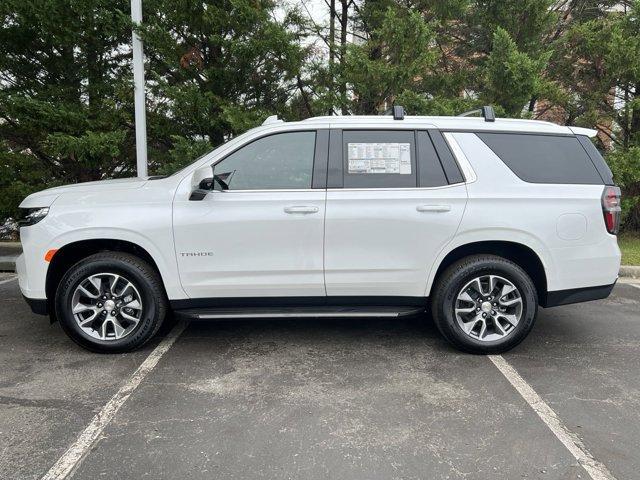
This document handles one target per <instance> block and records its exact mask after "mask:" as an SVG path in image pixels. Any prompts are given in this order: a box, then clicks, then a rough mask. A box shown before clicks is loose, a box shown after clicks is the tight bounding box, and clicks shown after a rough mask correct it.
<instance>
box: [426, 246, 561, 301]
mask: <svg viewBox="0 0 640 480" xmlns="http://www.w3.org/2000/svg"><path fill="white" fill-rule="evenodd" d="M478 254H489V255H497V256H499V257H503V258H506V259H508V260H511V261H512V262H514V263H516V264H517V265H519V266H520V267H521V268H522V269H523V270H524V271H525V272H527V274H528V275H529V276H530V277H531V280H532V281H533V283H534V285H535V287H536V290H537V292H538V300H539V302H540V303H541V304H542V303H544V301H545V298H546V296H547V288H548V287H547V285H548V277H547V271H546V269H545V265H544V263H543V261H542V259H541V258H540V256H539V255H538V254H537V253H536V252H535V251H534V250H533V249H532V248H531V247H529V246H527V245H524V244H522V243H518V242H511V241H506V240H485V241H476V242H470V243H466V244H463V245H459V246H458V247H456V248H454V249H452V250H451V251H449V252H448V253H447V254H446V255H445V256H444V258H443V259H442V260H441V261H440V263H439V265H438V268H437V269H436V271H435V273H434V275H433V279H432V281H431V283H430V285H429V291H430V290H432V289H433V285H435V284H436V282H437V281H438V278H439V277H440V276H441V275H442V273H443V272H444V271H445V270H446V269H447V268H448V267H449V266H450V265H452V264H453V263H455V262H457V261H458V260H460V259H462V258H464V257H468V256H470V255H478Z"/></svg>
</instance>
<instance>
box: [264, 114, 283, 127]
mask: <svg viewBox="0 0 640 480" xmlns="http://www.w3.org/2000/svg"><path fill="white" fill-rule="evenodd" d="M274 123H283V120H280V119H279V118H278V115H271V116H269V117H267V118H266V120H265V121H264V122H262V125H272V124H274Z"/></svg>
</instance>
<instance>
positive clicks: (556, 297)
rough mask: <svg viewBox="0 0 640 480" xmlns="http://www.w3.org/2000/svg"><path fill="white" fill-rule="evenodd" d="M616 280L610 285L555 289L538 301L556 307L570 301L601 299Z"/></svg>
mask: <svg viewBox="0 0 640 480" xmlns="http://www.w3.org/2000/svg"><path fill="white" fill-rule="evenodd" d="M615 285H616V282H613V283H612V284H611V285H599V286H597V287H584V288H573V289H570V290H556V291H554V292H547V294H546V296H545V297H544V298H542V300H541V302H540V306H541V307H545V308H549V307H557V306H560V305H569V304H571V303H581V302H590V301H592V300H602V299H603V298H607V297H608V296H609V295H610V294H611V291H612V290H613V287H615Z"/></svg>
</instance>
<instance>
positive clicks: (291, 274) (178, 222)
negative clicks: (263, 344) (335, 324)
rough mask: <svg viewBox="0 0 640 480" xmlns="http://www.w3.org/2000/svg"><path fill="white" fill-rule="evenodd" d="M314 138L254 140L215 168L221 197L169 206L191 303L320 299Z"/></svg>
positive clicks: (320, 223) (289, 135)
mask: <svg viewBox="0 0 640 480" xmlns="http://www.w3.org/2000/svg"><path fill="white" fill-rule="evenodd" d="M316 136H318V137H321V135H317V132H315V131H301V132H286V133H278V134H273V135H269V136H266V137H262V138H259V139H257V140H255V141H253V142H251V143H249V144H247V145H245V146H243V147H240V148H239V149H238V150H236V151H234V152H233V153H231V154H230V155H228V156H227V157H225V158H224V159H222V160H221V161H219V162H217V163H216V164H215V166H214V173H215V174H216V175H218V176H219V177H220V178H222V179H224V181H225V182H226V184H227V185H228V189H227V190H224V191H213V192H211V193H209V194H208V195H207V196H206V197H205V199H204V200H202V201H188V200H186V199H185V200H176V202H175V204H174V214H173V221H174V232H175V233H174V235H175V245H176V256H177V261H178V266H179V271H180V280H181V282H182V286H183V287H184V289H185V291H186V292H187V294H188V295H189V296H190V297H191V298H220V297H279V296H282V297H284V296H286V297H290V296H324V295H325V288H324V276H323V235H324V214H325V201H326V190H325V189H324V188H317V189H314V188H312V186H313V183H312V176H313V165H314V153H315V150H316ZM322 138H326V137H322ZM323 187H324V186H323Z"/></svg>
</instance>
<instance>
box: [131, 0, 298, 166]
mask: <svg viewBox="0 0 640 480" xmlns="http://www.w3.org/2000/svg"><path fill="white" fill-rule="evenodd" d="M274 8H275V4H274V3H273V2H270V1H257V2H256V1H251V0H245V1H229V0H227V1H201V2H179V1H176V0H148V1H147V2H145V22H144V26H143V28H142V35H143V39H144V42H145V53H146V56H147V58H148V60H149V66H148V69H149V74H148V78H149V83H148V88H149V91H150V101H149V109H150V112H151V114H152V116H155V118H157V121H156V122H155V127H154V130H152V131H151V132H150V135H152V136H154V137H156V138H157V139H158V141H164V142H165V143H166V147H167V150H168V151H169V152H170V153H171V154H172V159H173V161H174V163H183V164H186V163H188V162H190V161H191V160H193V156H194V155H195V154H197V153H199V152H202V151H203V150H208V149H211V148H212V147H213V146H217V145H219V144H221V143H223V142H224V141H225V140H227V139H228V138H230V137H231V136H233V135H236V134H238V133H241V132H243V131H245V130H247V129H248V128H251V127H253V126H256V125H257V124H258V123H259V122H260V121H262V120H263V119H264V118H265V117H266V116H268V115H272V114H276V113H280V114H282V113H285V112H287V110H286V109H287V105H288V103H289V101H290V100H291V98H292V97H293V95H294V93H295V92H296V91H297V88H298V87H297V83H296V79H297V78H298V76H299V74H300V69H301V66H302V62H303V59H304V58H305V51H304V49H303V48H302V47H301V46H300V45H299V41H300V38H299V35H298V29H296V28H295V26H296V22H297V21H298V17H297V15H296V14H295V12H293V13H289V14H288V15H287V16H286V17H285V19H284V20H283V21H276V20H274V12H273V10H274ZM189 145H191V146H192V147H193V146H194V145H195V147H194V148H193V149H192V150H191V152H190V153H189V152H187V153H188V154H187V155H186V156H185V157H184V158H182V160H181V159H180V158H179V157H180V156H182V155H184V153H185V150H188V146H189ZM171 168H174V165H172V166H171Z"/></svg>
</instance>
